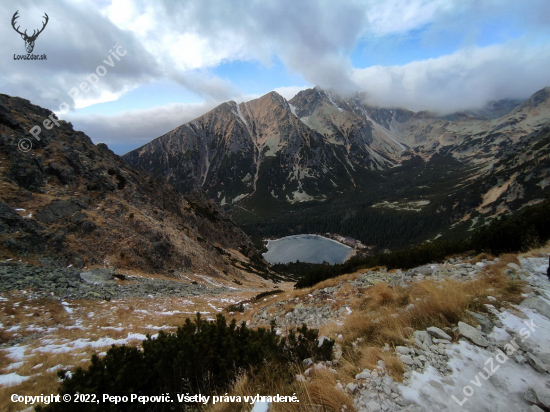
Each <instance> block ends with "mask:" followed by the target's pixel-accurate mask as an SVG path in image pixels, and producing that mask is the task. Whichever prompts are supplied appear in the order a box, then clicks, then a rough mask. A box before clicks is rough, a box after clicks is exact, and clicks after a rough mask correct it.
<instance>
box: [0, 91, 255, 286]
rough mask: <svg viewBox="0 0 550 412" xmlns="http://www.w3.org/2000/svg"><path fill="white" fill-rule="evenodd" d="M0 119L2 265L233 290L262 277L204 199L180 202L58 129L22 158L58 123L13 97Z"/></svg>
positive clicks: (248, 249) (3, 99)
mask: <svg viewBox="0 0 550 412" xmlns="http://www.w3.org/2000/svg"><path fill="white" fill-rule="evenodd" d="M0 111H1V112H2V117H0V122H1V126H2V131H1V133H2V134H1V139H0V162H1V166H0V187H1V191H0V255H1V256H2V257H3V258H14V259H20V258H24V259H26V260H27V261H29V262H30V263H35V264H44V265H54V266H62V267H65V266H67V265H72V266H74V267H78V268H82V267H84V266H89V267H91V266H95V265H101V266H104V267H117V268H127V269H135V270H138V271H141V272H145V273H164V274H167V275H169V276H173V277H181V276H182V275H184V274H192V273H194V272H200V273H202V274H206V275H208V276H212V277H217V278H224V279H226V280H229V281H230V282H232V281H239V279H241V281H242V280H243V273H245V272H256V273H260V272H264V271H265V263H264V262H263V259H262V258H261V256H259V255H258V254H257V252H256V251H255V249H254V247H253V246H252V244H251V243H250V241H249V239H248V237H247V236H246V235H245V234H244V233H243V232H242V231H241V230H240V229H238V228H237V227H236V226H235V224H234V223H233V222H232V221H231V220H230V219H229V218H228V217H227V216H225V215H224V213H223V212H222V211H221V210H219V208H218V207H217V206H216V205H215V204H214V203H213V202H212V201H210V200H208V199H207V198H206V197H205V196H204V195H203V194H201V193H200V192H198V191H197V192H193V193H190V194H188V195H186V196H183V195H182V194H180V193H179V192H178V191H177V190H175V189H174V188H173V187H172V186H171V185H170V184H168V183H166V181H164V180H162V179H152V178H150V177H148V176H145V175H143V174H142V173H140V172H137V171H136V170H134V169H132V168H130V167H129V166H128V165H127V164H126V163H125V162H124V161H122V159H120V158H119V157H118V156H116V155H115V154H114V153H112V152H111V151H110V150H109V149H108V148H107V146H105V145H102V144H100V145H97V146H96V145H94V144H93V143H92V142H91V140H90V139H89V138H88V137H87V136H86V135H85V134H84V133H82V132H78V131H75V130H74V129H73V128H72V125H71V124H70V123H67V122H64V121H61V120H60V121H59V126H58V127H53V128H52V129H51V130H44V131H43V132H42V134H41V135H40V137H41V140H40V141H36V140H34V138H33V142H32V144H33V146H34V147H33V148H32V149H30V151H28V152H26V153H25V152H23V151H21V150H18V146H17V142H18V141H20V140H21V139H25V138H26V137H27V135H26V133H25V130H30V129H31V127H32V126H33V125H34V124H36V123H37V122H41V121H42V120H43V119H44V118H46V117H48V116H55V115H53V113H51V112H50V111H49V110H45V109H42V108H40V107H38V106H35V105H32V104H31V103H30V102H28V101H27V100H24V99H20V98H17V97H10V96H7V95H0ZM29 143H30V142H29Z"/></svg>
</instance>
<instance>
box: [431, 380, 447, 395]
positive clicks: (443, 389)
mask: <svg viewBox="0 0 550 412" xmlns="http://www.w3.org/2000/svg"><path fill="white" fill-rule="evenodd" d="M428 383H429V384H430V385H431V386H433V387H434V388H435V389H437V390H439V391H441V392H445V387H444V386H443V385H442V384H441V383H439V382H438V381H434V380H430V381H428Z"/></svg>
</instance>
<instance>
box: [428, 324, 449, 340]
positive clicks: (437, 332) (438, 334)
mask: <svg viewBox="0 0 550 412" xmlns="http://www.w3.org/2000/svg"><path fill="white" fill-rule="evenodd" d="M426 331H427V332H428V333H429V334H430V335H432V336H434V337H436V338H438V339H444V340H448V341H451V340H452V338H451V337H450V336H449V335H448V334H446V333H445V332H443V331H442V330H441V329H439V328H436V327H435V326H431V327H429V328H428V329H426Z"/></svg>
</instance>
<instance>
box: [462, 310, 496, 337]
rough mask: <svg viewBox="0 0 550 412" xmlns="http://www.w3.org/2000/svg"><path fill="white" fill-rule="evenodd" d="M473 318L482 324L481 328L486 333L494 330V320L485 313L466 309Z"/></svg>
mask: <svg viewBox="0 0 550 412" xmlns="http://www.w3.org/2000/svg"><path fill="white" fill-rule="evenodd" d="M466 312H467V313H468V314H469V315H470V316H471V317H472V318H474V319H475V320H476V321H477V323H479V324H480V325H481V330H482V331H483V332H485V333H491V331H492V330H493V322H491V321H490V320H489V318H487V317H486V316H485V315H482V314H481V313H476V312H471V311H469V310H467V311H466Z"/></svg>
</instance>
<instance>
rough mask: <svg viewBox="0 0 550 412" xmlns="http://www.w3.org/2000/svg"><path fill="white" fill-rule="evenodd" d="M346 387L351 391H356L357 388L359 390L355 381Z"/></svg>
mask: <svg viewBox="0 0 550 412" xmlns="http://www.w3.org/2000/svg"><path fill="white" fill-rule="evenodd" d="M346 389H347V390H348V391H349V392H350V393H354V392H355V391H356V390H357V385H356V384H355V383H352V382H350V383H348V384H347V385H346Z"/></svg>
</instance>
